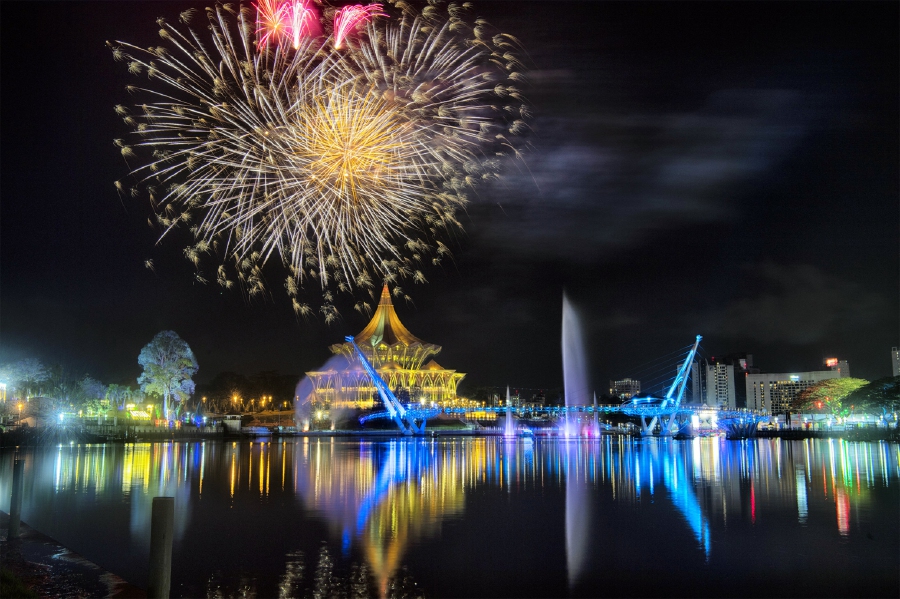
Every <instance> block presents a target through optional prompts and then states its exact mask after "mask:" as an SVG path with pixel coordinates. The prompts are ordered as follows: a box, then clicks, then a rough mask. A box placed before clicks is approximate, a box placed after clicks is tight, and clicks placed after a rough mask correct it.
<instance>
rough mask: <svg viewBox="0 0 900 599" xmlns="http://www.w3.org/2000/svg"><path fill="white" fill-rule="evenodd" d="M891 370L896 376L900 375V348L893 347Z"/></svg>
mask: <svg viewBox="0 0 900 599" xmlns="http://www.w3.org/2000/svg"><path fill="white" fill-rule="evenodd" d="M891 372H892V373H893V375H894V376H900V350H898V349H897V348H896V347H892V348H891Z"/></svg>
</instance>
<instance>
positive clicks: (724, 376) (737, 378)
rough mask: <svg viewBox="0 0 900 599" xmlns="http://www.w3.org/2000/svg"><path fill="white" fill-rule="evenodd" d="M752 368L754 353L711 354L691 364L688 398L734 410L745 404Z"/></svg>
mask: <svg viewBox="0 0 900 599" xmlns="http://www.w3.org/2000/svg"><path fill="white" fill-rule="evenodd" d="M751 372H759V370H758V369H756V368H753V354H747V353H734V354H726V355H724V356H713V357H711V358H710V359H709V360H708V361H707V360H699V361H695V362H694V363H693V364H691V400H692V402H693V403H697V404H706V405H708V406H710V407H721V408H728V409H730V410H734V409H736V408H744V407H746V406H747V392H746V389H747V386H746V378H747V374H748V373H751Z"/></svg>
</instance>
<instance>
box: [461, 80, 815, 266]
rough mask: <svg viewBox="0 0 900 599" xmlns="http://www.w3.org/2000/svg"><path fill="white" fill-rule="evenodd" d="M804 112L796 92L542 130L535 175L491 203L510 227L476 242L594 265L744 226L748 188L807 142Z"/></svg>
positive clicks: (516, 179)
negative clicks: (693, 234)
mask: <svg viewBox="0 0 900 599" xmlns="http://www.w3.org/2000/svg"><path fill="white" fill-rule="evenodd" d="M805 105H806V103H805V99H804V97H803V96H802V95H801V94H799V93H796V92H792V91H788V90H724V91H721V92H718V93H716V94H714V95H712V96H710V97H709V98H708V99H707V102H706V104H705V105H704V106H703V107H702V108H701V109H699V110H697V111H695V112H691V113H665V114H656V115H653V114H650V115H647V114H645V115H636V116H634V115H632V116H621V115H596V114H595V115H584V116H581V117H579V116H575V115H573V116H569V117H554V118H545V119H542V120H539V121H538V123H537V125H536V127H535V128H536V130H537V133H536V136H535V137H536V139H535V141H534V150H533V151H532V152H531V153H529V154H528V155H527V158H526V160H525V164H522V163H519V162H517V163H514V164H511V165H509V169H508V170H509V175H508V176H507V177H504V179H503V180H502V181H501V182H499V183H497V184H496V185H495V186H494V187H493V188H491V189H489V190H487V191H485V192H482V193H481V200H482V201H491V202H496V203H497V204H499V205H500V206H501V207H502V209H503V215H502V216H498V217H497V218H495V219H491V220H490V228H489V230H484V229H479V225H478V224H477V223H476V224H475V226H474V227H472V228H471V231H472V235H473V237H475V236H479V237H482V238H484V240H485V241H486V243H488V244H492V245H496V246H499V247H501V248H504V249H507V250H509V251H512V252H514V253H516V254H525V255H530V256H539V257H545V258H563V259H568V260H576V261H591V260H593V259H596V258H597V257H600V256H609V255H610V254H613V253H615V252H616V251H617V250H620V249H622V248H628V247H631V246H635V245H640V244H645V243H648V242H652V241H653V239H654V234H656V233H658V232H659V231H661V230H666V229H673V228H677V227H682V226H684V225H686V224H691V223H710V222H719V221H728V220H731V219H734V218H736V217H737V216H739V215H740V214H741V213H742V211H743V210H745V208H746V206H742V205H741V200H742V198H744V197H745V192H746V188H747V186H748V184H752V182H753V179H754V178H757V177H762V176H765V175H766V174H767V171H769V170H771V169H772V168H773V167H774V166H775V165H777V164H778V163H779V161H780V160H781V159H782V158H783V157H784V156H785V155H786V154H787V153H788V152H789V151H790V149H791V148H792V147H793V146H794V145H795V144H796V143H797V142H798V140H800V139H801V138H802V137H803V135H804V133H805V131H806V128H807V126H808V123H809V121H810V119H811V117H812V114H811V111H807V110H806V109H805ZM574 223H577V226H573V224H574Z"/></svg>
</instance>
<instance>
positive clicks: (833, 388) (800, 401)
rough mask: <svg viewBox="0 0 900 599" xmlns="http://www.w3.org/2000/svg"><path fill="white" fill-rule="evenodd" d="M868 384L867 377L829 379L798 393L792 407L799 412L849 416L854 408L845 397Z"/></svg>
mask: <svg viewBox="0 0 900 599" xmlns="http://www.w3.org/2000/svg"><path fill="white" fill-rule="evenodd" d="M868 384H869V381H867V380H865V379H854V378H850V377H845V378H838V379H827V380H824V381H821V382H818V383H816V384H815V385H810V386H809V387H807V388H806V389H804V390H803V391H801V392H800V393H798V394H797V397H796V398H795V399H794V403H793V406H792V407H793V409H794V410H795V411H798V412H813V411H826V412H830V413H831V414H833V415H834V416H838V417H843V416H847V415H848V414H849V413H850V412H851V410H852V409H853V408H852V406H851V404H850V403H848V402H846V401H845V399H846V398H847V396H849V395H850V394H851V393H853V392H854V391H856V390H857V389H859V388H860V387H863V386H865V385H868Z"/></svg>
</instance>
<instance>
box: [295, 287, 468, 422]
mask: <svg viewBox="0 0 900 599" xmlns="http://www.w3.org/2000/svg"><path fill="white" fill-rule="evenodd" d="M354 340H355V341H356V344H357V345H358V346H359V348H360V349H361V350H362V352H363V354H365V356H366V358H367V359H368V360H369V362H370V363H371V364H372V366H373V367H374V368H375V370H376V372H378V374H379V376H381V378H382V379H384V381H385V382H386V383H387V384H388V386H390V388H391V389H392V390H394V392H395V393H397V392H398V391H400V392H401V393H400V395H402V396H403V397H402V398H401V401H404V402H405V401H406V400H405V399H404V398H405V396H406V394H407V393H408V395H409V401H418V402H421V403H427V404H431V403H432V402H434V403H437V404H439V405H448V404H452V403H453V402H455V401H456V388H457V386H458V385H459V383H460V381H461V380H462V379H463V377H465V376H466V375H465V374H463V373H461V372H456V371H455V370H447V369H446V368H444V367H443V366H441V365H440V364H438V363H437V362H435V361H434V359H433V356H435V355H437V354H438V353H439V352H440V351H441V346H440V345H435V344H434V343H427V342H425V341H422V340H421V339H419V338H418V337H416V336H415V335H413V334H412V333H410V332H409V330H408V329H407V328H406V327H405V326H403V323H402V322H400V318H399V317H398V316H397V312H396V310H395V309H394V304H393V302H392V301H391V294H390V292H389V291H388V286H387V285H385V286H384V288H383V289H382V291H381V299H380V301H379V302H378V308H377V309H376V310H375V314H374V315H373V316H372V320H371V321H369V324H368V325H366V327H365V328H364V329H363V330H362V331H361V332H360V333H359V334H358V335H357V336H356V337H355V338H354ZM329 349H331V352H332V353H333V354H335V355H336V356H342V357H343V358H344V360H343V361H341V363H340V364H339V365H338V366H332V367H330V368H328V369H325V370H322V371H318V372H307V373H306V376H307V378H308V379H309V381H310V382H311V383H312V396H311V397H310V399H311V401H312V403H313V404H316V405H317V406H320V407H322V408H323V409H330V408H363V409H367V408H372V407H377V406H378V405H380V404H381V400H380V399H378V396H377V390H376V388H375V385H373V384H372V381H371V379H370V378H369V376H368V375H367V374H366V371H365V370H364V369H363V367H362V365H361V364H360V362H359V359H358V357H357V356H356V351H355V350H354V349H353V345H351V344H350V343H346V342H345V343H336V344H335V345H332V346H331V347H330V348H329ZM429 358H431V359H429ZM400 395H398V397H400Z"/></svg>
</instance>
